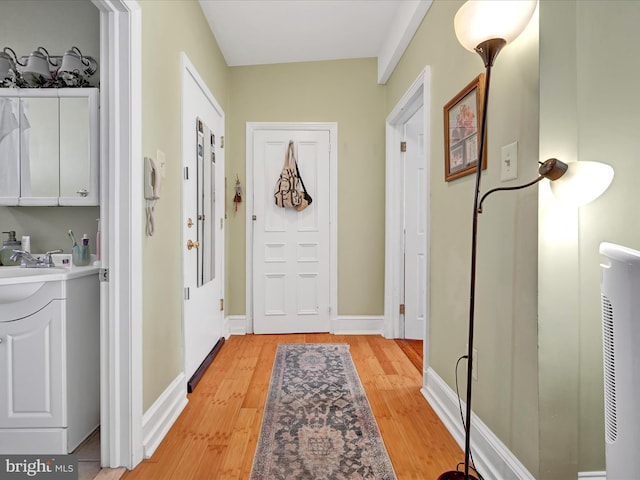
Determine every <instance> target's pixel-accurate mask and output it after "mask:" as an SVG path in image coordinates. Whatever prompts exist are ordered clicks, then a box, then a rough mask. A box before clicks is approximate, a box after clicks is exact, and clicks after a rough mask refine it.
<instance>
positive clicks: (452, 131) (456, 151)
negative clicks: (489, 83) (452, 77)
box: [444, 73, 487, 182]
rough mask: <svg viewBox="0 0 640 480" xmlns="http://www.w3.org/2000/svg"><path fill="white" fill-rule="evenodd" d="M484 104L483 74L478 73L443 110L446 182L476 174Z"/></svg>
mask: <svg viewBox="0 0 640 480" xmlns="http://www.w3.org/2000/svg"><path fill="white" fill-rule="evenodd" d="M483 101H484V73H481V74H480V75H478V76H477V77H476V78H474V79H473V81H472V82H471V83H470V84H469V85H467V86H466V87H464V88H463V89H462V90H461V91H460V93H458V94H457V95H456V96H455V97H453V98H452V99H451V100H450V101H449V103H447V104H446V105H445V106H444V179H445V181H447V182H449V181H451V180H455V179H456V178H460V177H464V176H465V175H469V174H470V173H474V172H475V171H476V168H477V166H478V152H479V151H480V135H479V133H478V132H479V130H480V125H479V118H480V116H481V113H482V104H483ZM485 134H486V132H485ZM485 152H486V142H485ZM485 168H487V156H486V155H485V156H484V162H483V164H482V169H483V170H484V169H485Z"/></svg>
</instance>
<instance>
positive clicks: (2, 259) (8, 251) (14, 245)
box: [0, 230, 21, 267]
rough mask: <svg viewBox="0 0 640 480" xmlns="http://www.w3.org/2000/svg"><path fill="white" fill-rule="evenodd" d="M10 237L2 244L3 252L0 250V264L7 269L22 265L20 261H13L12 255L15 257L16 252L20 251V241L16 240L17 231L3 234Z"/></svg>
mask: <svg viewBox="0 0 640 480" xmlns="http://www.w3.org/2000/svg"><path fill="white" fill-rule="evenodd" d="M2 233H6V234H7V235H9V238H8V239H7V240H4V241H3V242H2V250H0V264H2V265H3V266H5V267H10V266H15V265H20V260H16V261H13V260H11V255H13V251H14V250H20V247H21V244H20V242H19V241H18V240H16V232H15V230H11V231H9V232H2Z"/></svg>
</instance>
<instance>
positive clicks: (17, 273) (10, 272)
mask: <svg viewBox="0 0 640 480" xmlns="http://www.w3.org/2000/svg"><path fill="white" fill-rule="evenodd" d="M67 270H69V269H68V268H65V267H50V268H22V267H0V279H3V278H17V277H31V276H35V275H54V274H56V273H64V272H65V271H67Z"/></svg>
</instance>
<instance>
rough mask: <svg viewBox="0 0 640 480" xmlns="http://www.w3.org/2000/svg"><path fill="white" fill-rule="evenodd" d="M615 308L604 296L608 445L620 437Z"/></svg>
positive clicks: (603, 321)
mask: <svg viewBox="0 0 640 480" xmlns="http://www.w3.org/2000/svg"><path fill="white" fill-rule="evenodd" d="M613 335H614V331H613V306H612V305H611V302H610V301H609V299H608V298H607V297H606V296H605V295H602V339H603V347H604V402H605V406H604V409H605V431H606V438H607V442H608V443H614V442H615V441H616V438H617V436H618V421H617V412H616V361H615V350H614V343H613Z"/></svg>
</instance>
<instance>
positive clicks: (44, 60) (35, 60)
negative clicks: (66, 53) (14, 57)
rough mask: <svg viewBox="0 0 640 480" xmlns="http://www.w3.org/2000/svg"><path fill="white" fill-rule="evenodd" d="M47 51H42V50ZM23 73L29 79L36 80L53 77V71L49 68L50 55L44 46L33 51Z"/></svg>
mask: <svg viewBox="0 0 640 480" xmlns="http://www.w3.org/2000/svg"><path fill="white" fill-rule="evenodd" d="M41 49H42V50H43V51H44V52H45V53H42V52H41V51H40V50H41ZM22 74H23V75H24V77H25V78H26V79H28V80H34V79H36V78H41V79H43V80H49V79H51V76H52V74H51V71H50V70H49V55H48V53H46V50H44V48H42V47H38V49H37V50H35V51H33V52H31V55H29V59H28V60H27V65H26V66H25V67H24V69H23V71H22Z"/></svg>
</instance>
